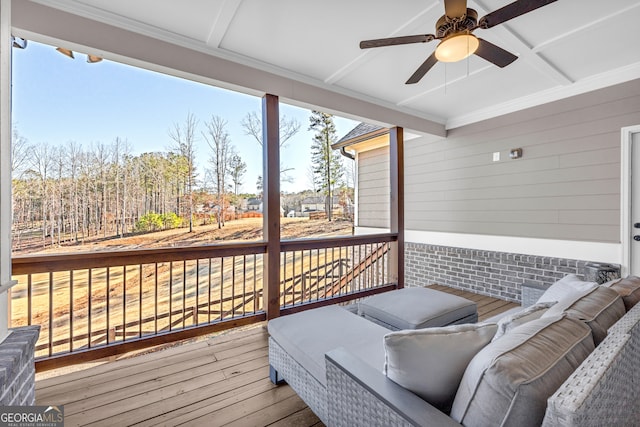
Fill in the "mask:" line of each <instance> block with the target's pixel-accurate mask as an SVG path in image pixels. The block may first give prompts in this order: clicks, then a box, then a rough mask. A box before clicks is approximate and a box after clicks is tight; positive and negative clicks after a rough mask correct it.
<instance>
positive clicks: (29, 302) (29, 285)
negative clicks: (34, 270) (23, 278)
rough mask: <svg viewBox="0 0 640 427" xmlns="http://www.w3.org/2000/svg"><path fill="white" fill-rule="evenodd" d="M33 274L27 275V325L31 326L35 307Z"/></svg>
mask: <svg viewBox="0 0 640 427" xmlns="http://www.w3.org/2000/svg"><path fill="white" fill-rule="evenodd" d="M32 276H33V275H32V274H28V275H27V325H31V322H32V321H33V320H32V319H33V312H32V308H31V307H32V305H33V283H32V279H31V277H32Z"/></svg>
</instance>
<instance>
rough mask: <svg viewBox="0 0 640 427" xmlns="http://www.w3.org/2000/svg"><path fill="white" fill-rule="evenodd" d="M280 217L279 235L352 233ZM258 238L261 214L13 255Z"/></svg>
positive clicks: (344, 225)
mask: <svg viewBox="0 0 640 427" xmlns="http://www.w3.org/2000/svg"><path fill="white" fill-rule="evenodd" d="M280 220H281V224H282V227H281V238H282V239H297V238H306V237H329V236H348V235H351V233H352V223H351V222H349V221H344V220H337V221H331V222H329V221H327V220H309V219H308V218H281V219H280ZM261 239H262V218H245V219H239V220H234V221H228V222H227V223H226V224H225V226H224V227H222V228H221V229H218V226H217V224H209V225H200V226H195V227H194V229H193V232H191V233H190V232H189V230H188V229H187V228H177V229H173V230H166V231H156V232H153V233H145V234H136V235H130V236H126V237H123V238H119V237H108V238H102V237H91V238H90V239H86V240H85V243H84V244H76V243H68V244H63V245H61V246H58V247H53V248H47V249H44V250H43V249H42V248H40V249H31V250H28V251H21V252H15V253H14V255H17V256H19V255H23V254H27V253H28V254H54V253H68V252H85V251H113V250H118V249H122V250H128V249H142V248H161V247H177V246H197V245H203V244H211V243H229V242H238V241H251V240H261Z"/></svg>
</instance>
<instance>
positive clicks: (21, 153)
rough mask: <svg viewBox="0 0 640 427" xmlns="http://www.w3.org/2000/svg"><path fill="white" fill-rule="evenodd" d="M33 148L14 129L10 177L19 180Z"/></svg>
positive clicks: (26, 166) (26, 167)
mask: <svg viewBox="0 0 640 427" xmlns="http://www.w3.org/2000/svg"><path fill="white" fill-rule="evenodd" d="M32 149H33V146H32V145H31V144H29V141H28V140H27V138H25V137H23V136H22V135H20V134H19V133H18V130H17V129H16V128H15V127H14V128H13V134H12V138H11V175H12V177H13V178H16V179H20V178H21V177H22V174H24V172H26V169H28V166H29V161H30V159H29V155H30V151H31V150H32Z"/></svg>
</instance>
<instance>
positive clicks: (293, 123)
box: [240, 111, 300, 182]
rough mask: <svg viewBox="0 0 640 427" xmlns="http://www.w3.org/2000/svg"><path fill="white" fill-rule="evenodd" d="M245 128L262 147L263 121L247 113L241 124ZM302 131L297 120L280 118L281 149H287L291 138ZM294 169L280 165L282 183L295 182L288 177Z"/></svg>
mask: <svg viewBox="0 0 640 427" xmlns="http://www.w3.org/2000/svg"><path fill="white" fill-rule="evenodd" d="M240 124H241V125H242V127H243V128H244V134H245V135H251V136H252V137H253V138H254V139H255V140H256V142H257V143H258V144H259V145H260V146H261V147H262V119H261V118H260V117H258V114H257V113H256V112H255V111H251V112H249V113H247V114H246V115H245V116H244V118H243V119H242V121H241V122H240ZM298 131H300V122H298V121H297V120H296V119H295V118H291V119H290V118H287V116H285V115H283V116H282V117H281V118H280V123H279V132H280V149H281V150H282V149H283V148H284V147H286V143H287V141H288V140H289V139H291V137H293V136H294V135H295V134H296V133H298ZM293 169H294V168H288V167H286V166H282V165H280V180H281V181H282V182H293V178H292V177H290V176H289V175H287V172H289V171H291V170H293Z"/></svg>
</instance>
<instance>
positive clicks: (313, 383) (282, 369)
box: [269, 338, 329, 425]
mask: <svg viewBox="0 0 640 427" xmlns="http://www.w3.org/2000/svg"><path fill="white" fill-rule="evenodd" d="M269 364H270V365H271V366H272V367H273V368H274V369H275V370H276V371H278V374H279V376H281V377H282V378H284V379H285V381H286V382H287V384H289V386H291V388H292V389H294V390H295V392H296V393H297V394H298V396H300V398H301V399H302V400H304V402H305V403H306V404H307V406H309V408H311V410H312V411H313V412H314V413H315V414H316V415H317V416H318V418H320V420H321V421H322V422H323V423H324V424H326V425H328V419H329V417H328V415H327V389H326V387H325V386H324V385H323V384H321V383H320V382H319V381H318V380H316V379H315V378H314V377H313V376H312V375H311V374H310V373H309V372H308V371H307V370H306V369H304V368H303V367H302V365H300V364H299V363H298V362H297V361H296V360H294V359H293V358H292V357H291V356H289V354H288V353H287V352H286V351H284V350H283V349H282V347H280V345H279V344H278V343H277V342H276V341H275V340H274V339H273V338H269Z"/></svg>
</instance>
